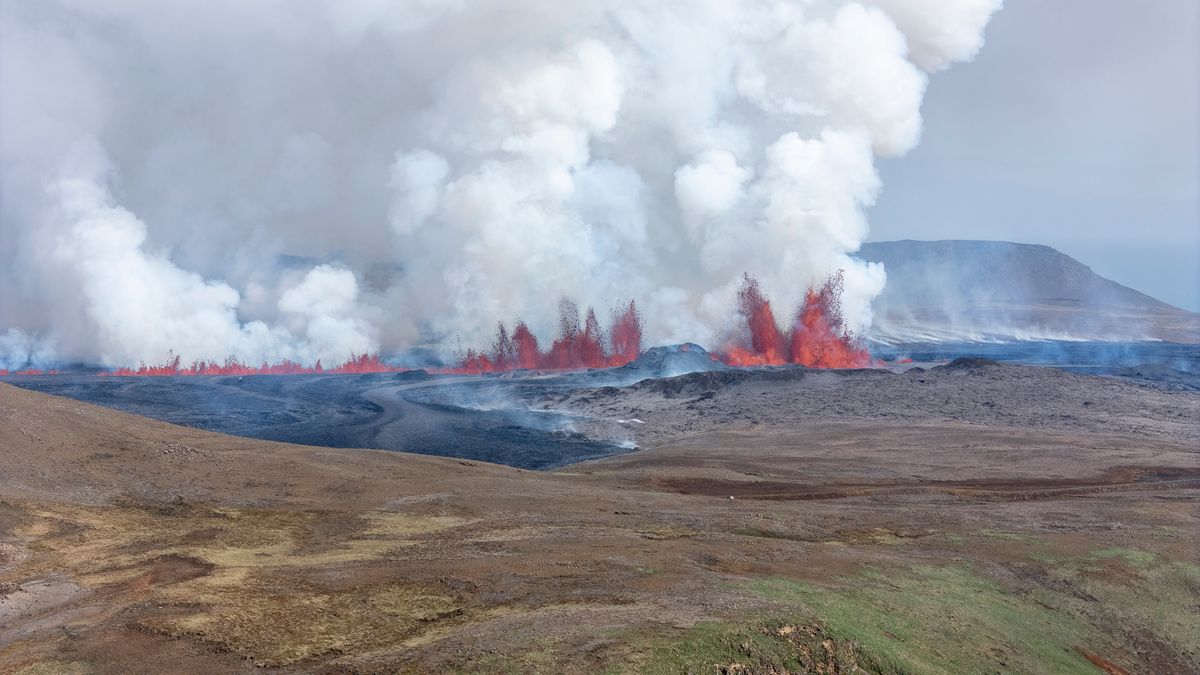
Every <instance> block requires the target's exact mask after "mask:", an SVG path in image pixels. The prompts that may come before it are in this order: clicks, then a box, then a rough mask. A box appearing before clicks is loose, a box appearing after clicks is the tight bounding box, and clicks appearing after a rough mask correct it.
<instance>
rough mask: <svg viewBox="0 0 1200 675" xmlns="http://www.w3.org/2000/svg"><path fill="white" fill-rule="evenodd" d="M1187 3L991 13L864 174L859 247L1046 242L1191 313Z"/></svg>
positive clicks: (1029, 7) (1198, 208) (1193, 118)
mask: <svg viewBox="0 0 1200 675" xmlns="http://www.w3.org/2000/svg"><path fill="white" fill-rule="evenodd" d="M1198 22H1200V4H1198V3H1195V2H1191V1H1190V0H1164V1H1162V2H1155V3H1136V4H1132V3H1122V2H1117V1H1115V0H1103V1H1102V2H1092V1H1087V0H1061V1H1060V2H1055V3H1042V2H1034V1H1032V0H1007V1H1006V2H1005V3H1004V9H1003V10H1001V11H1000V12H997V13H996V16H995V17H994V18H993V20H992V22H991V23H990V24H989V25H988V28H987V33H986V40H987V44H986V46H985V48H984V49H983V50H981V51H980V53H979V55H978V57H976V59H975V60H974V61H973V62H971V63H966V64H961V65H960V66H958V67H956V68H953V69H951V70H949V71H947V72H945V73H941V74H939V76H938V77H936V78H932V79H931V81H930V83H929V90H928V92H927V94H926V97H925V102H924V105H923V107H922V113H923V116H924V121H925V124H924V131H923V136H922V140H921V144H920V145H918V146H917V147H916V148H915V149H914V150H913V151H912V152H911V153H909V154H908V155H907V156H905V157H903V158H900V159H882V160H880V162H879V170H880V175H881V176H882V178H883V191H882V194H881V195H880V197H879V200H878V203H877V204H876V206H875V207H874V208H872V209H871V211H870V213H869V218H870V220H871V236H870V240H871V241H886V240H893V239H996V240H1007V241H1017V242H1021V243H1027V244H1046V245H1049V246H1053V247H1054V248H1057V249H1058V250H1060V251H1062V252H1063V253H1066V254H1067V255H1070V256H1072V257H1074V258H1076V259H1077V260H1079V261H1080V262H1082V263H1084V264H1086V265H1088V266H1089V267H1091V268H1092V269H1093V270H1095V271H1096V272H1097V273H1098V274H1100V275H1102V276H1105V277H1108V278H1110V279H1112V280H1113V281H1116V282H1118V283H1121V284H1124V285H1126V286H1129V287H1131V288H1134V289H1137V290H1139V291H1142V292H1144V293H1147V294H1149V295H1151V296H1154V297H1155V298H1158V299H1160V300H1162V301H1164V302H1168V303H1170V304H1173V305H1176V306H1178V307H1182V308H1184V309H1188V310H1191V311H1200V205H1198V204H1200V170H1198V169H1197V162H1198V159H1197V153H1198V150H1197V148H1198V147H1200V146H1198V143H1200V141H1198V140H1197V119H1198V116H1200V112H1198V105H1197V99H1198V97H1200V94H1198V87H1200V84H1198V83H1200V66H1198V64H1200V55H1198V52H1197V49H1198V44H1200V28H1198Z"/></svg>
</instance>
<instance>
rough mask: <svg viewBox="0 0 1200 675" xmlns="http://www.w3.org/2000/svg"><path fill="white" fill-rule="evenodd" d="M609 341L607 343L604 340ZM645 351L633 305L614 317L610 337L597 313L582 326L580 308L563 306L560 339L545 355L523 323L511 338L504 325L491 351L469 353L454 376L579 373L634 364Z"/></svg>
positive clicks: (589, 313)
mask: <svg viewBox="0 0 1200 675" xmlns="http://www.w3.org/2000/svg"><path fill="white" fill-rule="evenodd" d="M606 338H607V339H606ZM641 350H642V317H641V315H640V314H638V310H637V304H636V303H634V302H633V301H630V303H629V304H628V305H627V306H625V307H624V308H623V309H617V310H614V311H613V314H612V321H611V322H610V324H609V329H608V333H607V336H606V335H605V333H604V331H603V330H601V328H600V322H599V320H597V319H596V312H595V311H594V310H593V309H592V308H590V307H589V308H588V310H587V314H586V316H585V318H584V320H583V324H582V325H580V323H579V308H578V307H577V306H576V305H575V303H573V302H571V301H570V300H563V301H562V302H561V303H559V336H558V339H557V340H555V341H554V342H553V343H552V344H551V345H550V348H549V349H548V350H546V351H542V349H541V348H540V346H539V345H538V339H537V337H536V336H535V335H534V334H533V332H532V331H530V330H529V326H527V325H525V322H524V321H521V320H519V319H518V320H517V323H516V326H515V327H514V328H513V331H512V334H511V335H510V334H509V332H508V328H507V327H506V326H505V325H504V324H503V323H500V324H499V325H498V326H497V327H496V340H495V342H493V343H492V348H491V349H490V350H489V351H486V352H483V351H476V350H474V349H469V350H467V353H466V354H465V355H463V357H462V358H461V359H460V360H459V363H458V366H457V367H455V368H452V369H451V370H452V372H456V373H464V374H478V373H497V372H506V371H510V370H518V369H522V368H525V369H531V370H581V369H584V368H612V367H615V366H623V365H625V364H626V363H629V362H630V361H632V360H634V359H636V358H637V357H638V354H640V353H641Z"/></svg>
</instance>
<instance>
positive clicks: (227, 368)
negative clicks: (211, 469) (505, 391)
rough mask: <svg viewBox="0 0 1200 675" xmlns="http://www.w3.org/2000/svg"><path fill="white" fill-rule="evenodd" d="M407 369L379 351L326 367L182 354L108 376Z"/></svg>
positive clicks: (122, 369) (387, 370) (299, 373)
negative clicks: (184, 357)
mask: <svg viewBox="0 0 1200 675" xmlns="http://www.w3.org/2000/svg"><path fill="white" fill-rule="evenodd" d="M405 370H407V369H406V368H398V367H396V366H390V365H388V364H386V363H384V362H383V361H381V360H380V358H379V355H378V354H361V355H352V356H351V357H350V359H349V360H348V361H346V362H345V363H342V364H339V365H337V366H335V367H333V368H324V367H323V366H322V365H321V362H320V361H317V362H316V364H315V365H313V366H311V367H310V366H302V365H300V364H299V363H296V362H294V361H288V360H287V359H284V360H282V361H278V362H276V363H263V364H262V365H260V366H257V367H256V366H248V365H246V364H244V363H242V362H241V361H238V360H237V359H236V358H233V357H230V358H228V359H226V360H225V363H223V364H221V363H217V362H216V361H204V360H203V359H201V360H199V361H193V362H192V365H190V366H182V365H181V364H180V357H179V356H178V355H175V356H169V357H168V358H167V360H166V362H165V363H162V364H160V365H157V366H147V365H146V364H144V363H143V364H142V365H140V366H138V367H137V368H118V369H116V370H114V371H112V372H110V373H106V374H108V375H125V376H140V377H173V376H187V375H307V374H316V373H334V374H341V373H397V372H403V371H405Z"/></svg>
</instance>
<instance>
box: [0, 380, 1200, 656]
mask: <svg viewBox="0 0 1200 675" xmlns="http://www.w3.org/2000/svg"><path fill="white" fill-rule="evenodd" d="M295 382H296V384H294V385H286V384H285V385H281V386H296V387H302V386H312V385H311V383H310V384H304V382H305V380H303V379H297V380H296V381H295ZM571 382H572V384H571V385H570V386H567V385H565V384H563V381H562V380H557V381H555V380H553V378H551V381H548V382H539V381H538V378H537V377H531V376H526V377H515V378H467V379H465V380H457V381H455V382H442V383H438V384H434V385H428V386H425V387H418V388H414V389H404V390H401V391H403V392H406V393H405V394H404V396H405V397H406V400H407V399H413V400H422V401H425V402H426V403H427V404H428V405H431V406H438V405H449V404H448V403H445V402H444V401H443V402H439V397H441V398H444V399H445V400H446V401H450V400H453V401H456V402H457V406H458V407H460V408H463V409H466V407H465V406H467V405H470V406H474V407H475V408H478V409H480V410H485V409H488V408H489V407H495V405H496V402H497V401H499V400H501V398H503V399H504V400H507V401H508V405H509V406H510V408H515V407H520V406H527V407H532V408H533V409H535V410H537V409H547V410H551V411H554V413H537V412H534V413H530V414H533V415H543V414H560V415H564V416H569V417H570V418H571V419H572V420H573V423H574V424H576V427H575V431H574V432H573V433H578V434H582V435H583V436H584V437H586V438H588V439H592V440H595V439H612V440H615V439H616V437H617V435H618V434H620V435H623V437H624V438H626V439H627V440H629V441H632V442H634V443H636V444H637V445H638V446H639V449H638V450H637V451H635V452H625V453H623V454H618V455H613V456H609V457H605V458H602V459H598V460H594V461H587V462H582V463H575V464H571V465H569V466H565V467H562V468H559V469H557V470H554V471H527V470H521V469H517V468H510V467H505V466H499V465H495V464H490V463H485V462H479V461H474V460H468V459H462V458H446V457H429V456H422V455H415V454H409V453H403V452H385V451H376V450H353V449H330V448H322V447H314V446H301V445H288V444H285V443H279V442H272V441H264V440H256V439H248V438H239V437H233V436H227V435H222V434H218V433H214V432H211V431H206V430H201V429H196V428H189V427H183V426H175V425H172V424H168V423H165V422H159V421H152V420H149V419H145V418H141V417H137V416H134V415H130V414H127V413H123V412H118V411H115V410H112V409H108V408H102V407H98V406H96V405H92V404H89V403H84V402H80V401H76V400H71V399H68V398H62V397H56V396H49V395H46V394H43V393H38V392H33V391H29V390H26V389H20V388H16V387H11V386H8V385H5V384H0V671H3V672H23V673H46V672H56V673H57V672H78V673H126V672H166V671H170V672H205V673H212V672H251V671H256V670H259V669H263V668H270V669H271V670H273V671H277V672H395V671H401V672H432V671H459V672H462V671H470V672H596V671H607V672H652V673H676V672H696V673H703V672H726V673H783V672H792V673H796V672H824V673H832V672H856V670H857V672H907V673H960V672H1028V673H1040V672H1080V673H1100V672H1107V673H1123V672H1129V673H1137V672H1147V673H1149V672H1153V673H1186V672H1195V671H1196V670H1197V669H1200V629H1198V627H1197V624H1196V622H1195V620H1194V618H1195V608H1196V606H1197V603H1198V602H1200V555H1198V554H1197V551H1200V546H1198V545H1197V544H1200V541H1198V539H1200V529H1198V525H1200V523H1198V518H1200V512H1198V510H1197V508H1196V504H1197V499H1198V498H1200V462H1198V461H1197V460H1198V458H1200V451H1198V450H1197V448H1198V447H1200V424H1198V423H1197V420H1198V419H1200V395H1197V394H1196V393H1195V392H1194V391H1191V390H1186V389H1180V390H1166V389H1162V388H1156V387H1154V386H1152V384H1149V383H1147V382H1145V381H1143V380H1141V379H1130V378H1112V377H1093V376H1085V375H1077V374H1072V373H1066V372H1062V371H1058V370H1051V369H1044V368H1033V367H1022V366H1010V365H999V364H995V363H992V362H987V361H983V360H974V361H972V360H963V361H958V362H955V363H952V364H948V365H946V366H943V367H938V368H929V369H913V370H909V371H907V372H887V371H871V370H867V371H852V372H851V371H845V372H840V371H835V372H814V371H806V370H804V369H787V368H781V369H765V370H746V371H715V372H707V373H693V374H687V375H679V376H675V377H666V378H650V379H646V380H642V381H639V382H636V383H632V384H631V383H628V382H623V381H622V382H616V381H615V380H610V374H607V373H603V372H599V373H595V374H583V375H581V376H580V377H578V378H577V379H575V380H571ZM613 382H616V384H613ZM414 384H415V383H414V382H393V383H391V384H388V385H387V386H389V387H405V386H410V385H414ZM618 385H619V386H618ZM158 386H166V384H165V383H160V384H159V385H158ZM255 386H258V387H265V386H266V385H255ZM339 386H343V387H344V385H339ZM380 388H381V386H380V383H378V382H376V383H374V384H372V385H371V387H369V388H367V389H369V390H372V391H373V390H377V389H380ZM385 389H386V388H385ZM346 391H349V390H348V389H346ZM392 391H394V389H393V390H392ZM501 391H502V392H504V395H503V397H501V396H500V394H499V393H498V392H501ZM417 392H419V396H418V395H417ZM379 395H381V394H380V393H379V392H378V391H376V392H375V393H369V394H364V396H370V397H375V398H377V397H378V396H379ZM340 405H343V406H344V407H346V408H347V409H351V408H353V407H354V406H355V405H357V404H356V403H353V400H351V399H347V401H345V402H343V403H342V404H340ZM490 424H491V421H488V422H486V423H485V427H487V425H490ZM489 428H490V427H489ZM503 442H507V441H503ZM606 442H607V441H606Z"/></svg>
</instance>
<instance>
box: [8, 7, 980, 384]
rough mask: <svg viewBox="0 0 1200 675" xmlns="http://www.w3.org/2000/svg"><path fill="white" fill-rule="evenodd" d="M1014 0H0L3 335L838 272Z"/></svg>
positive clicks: (386, 309) (254, 320) (143, 355)
mask: <svg viewBox="0 0 1200 675" xmlns="http://www.w3.org/2000/svg"><path fill="white" fill-rule="evenodd" d="M999 5H1000V0H957V1H955V0H860V1H858V2H847V1H843V0H837V1H834V0H810V1H801V0H794V1H783V0H742V1H733V0H695V1H690V2H662V1H661V0H656V1H651V0H595V1H593V2H586V3H584V2H580V3H574V2H563V1H561V0H556V1H554V2H550V1H549V0H519V1H516V2H514V1H512V0H506V1H504V2H501V1H499V0H477V1H474V2H471V1H468V0H411V1H409V2H399V3H382V2H377V1H374V0H338V1H334V0H329V1H328V2H323V3H321V2H314V3H306V4H304V5H303V6H302V7H297V6H296V5H295V4H294V3H289V2H285V1H284V0H264V1H262V2H255V3H245V2H238V1H235V0H215V1H214V0H209V1H206V2H176V3H159V2H153V1H152V0H120V1H117V2H107V3H88V2H82V1H79V0H47V1H46V2H38V3H18V2H4V3H0V25H2V28H3V40H0V101H2V103H0V196H2V197H3V199H2V200H0V234H2V235H3V236H2V237H0V261H2V262H3V264H2V265H0V357H2V358H3V359H5V363H4V365H7V366H10V367H20V365H22V364H19V363H17V362H18V361H25V362H30V361H38V360H48V359H51V358H54V359H58V360H83V361H89V362H99V363H104V364H109V365H127V364H131V363H134V362H136V361H139V360H146V361H159V360H161V359H163V358H164V357H165V355H166V353H167V350H168V349H174V350H175V352H176V353H178V354H180V355H181V356H183V357H184V359H185V360H191V359H207V360H221V359H224V358H225V357H226V356H229V355H236V356H238V357H239V358H241V359H243V360H244V361H246V362H248V363H252V362H258V361H260V360H277V359H290V360H295V361H299V362H305V363H309V362H314V361H315V360H317V359H323V360H324V361H325V362H326V363H335V362H338V361H340V360H342V359H344V358H346V357H347V356H348V355H349V354H351V353H363V352H368V351H373V350H376V349H384V350H388V351H390V350H399V349H404V348H409V347H413V346H419V345H425V346H433V347H435V348H439V349H443V350H445V349H447V348H448V347H452V346H453V344H454V343H455V341H456V340H461V341H462V342H463V343H464V344H482V343H486V342H487V340H488V339H490V337H491V334H492V331H493V330H494V327H495V325H496V322H497V321H498V320H511V319H512V318H513V317H520V318H521V319H523V320H524V321H525V322H527V323H528V324H529V326H530V327H531V328H532V329H534V330H535V331H536V332H552V331H551V330H550V329H551V327H552V326H554V325H555V324H556V322H557V320H558V316H557V307H558V302H557V301H558V298H559V297H561V296H569V297H571V298H572V299H574V300H575V301H576V302H578V303H579V304H580V305H581V306H588V305H592V306H595V307H597V308H609V307H615V306H617V305H618V304H619V303H620V302H623V301H624V302H627V301H628V300H629V299H636V300H637V302H638V305H639V307H640V308H641V309H642V313H643V316H644V318H645V324H646V326H645V328H646V335H647V338H648V341H649V342H650V343H652V344H653V343H657V342H666V341H675V342H680V341H697V342H701V343H707V342H711V341H713V340H714V339H715V338H716V337H717V336H718V335H719V334H720V333H721V332H722V331H723V330H726V329H727V327H728V326H729V325H730V324H731V323H732V322H733V321H734V320H735V318H736V307H737V305H736V292H737V287H738V284H739V282H740V280H741V278H742V275H743V273H747V272H748V273H751V274H753V275H755V276H756V277H757V278H758V280H759V283H760V284H761V286H762V289H763V291H764V292H765V293H767V294H768V295H770V296H771V297H772V298H774V299H775V302H776V303H777V305H778V306H781V307H783V306H787V307H790V306H796V305H797V304H798V303H799V302H800V301H801V299H802V298H803V295H804V293H805V291H806V289H807V288H808V287H809V286H810V285H813V284H817V283H819V282H820V281H821V280H822V279H824V278H826V277H827V276H828V275H829V274H830V273H831V272H834V271H836V270H838V269H841V270H844V283H845V298H844V312H845V316H844V319H845V321H846V324H847V325H848V326H850V327H851V328H856V329H860V330H861V329H862V328H863V327H865V326H867V325H869V323H870V321H871V313H870V303H871V300H872V298H874V297H875V296H876V295H878V294H879V292H880V291H881V289H882V288H883V285H884V283H885V273H884V270H883V268H882V266H880V265H877V264H867V263H864V262H862V261H860V260H858V259H856V258H855V257H854V252H855V251H856V250H857V249H858V247H859V245H860V243H861V242H862V241H863V240H864V238H865V237H866V235H867V222H866V219H865V217H864V209H865V208H866V207H868V206H869V205H870V204H871V203H872V202H873V200H874V198H875V195H876V193H877V192H878V190H879V189H880V185H879V180H878V176H877V174H876V172H875V169H874V159H875V157H877V156H895V155H901V154H904V153H905V152H907V151H908V150H909V149H911V148H912V147H913V146H914V145H915V144H916V143H917V141H918V139H919V136H920V130H921V117H920V104H921V99H922V95H923V93H924V89H925V86H926V82H927V78H928V73H931V72H934V71H937V70H940V69H942V68H945V67H947V66H948V65H949V64H951V63H952V62H955V61H963V60H967V59H970V58H971V57H972V56H973V55H974V54H975V52H976V51H977V50H978V49H979V48H980V46H981V44H982V31H983V29H984V27H985V25H986V23H987V21H988V19H989V18H990V16H991V15H992V13H993V12H994V11H996V10H997V9H998V7H999Z"/></svg>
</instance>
